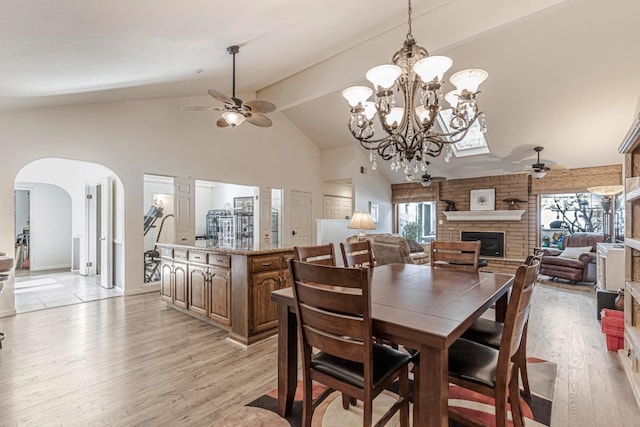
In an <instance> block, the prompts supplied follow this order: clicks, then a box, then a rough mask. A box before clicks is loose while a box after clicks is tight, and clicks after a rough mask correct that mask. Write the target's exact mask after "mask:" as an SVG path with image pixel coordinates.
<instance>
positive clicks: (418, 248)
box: [407, 239, 424, 253]
mask: <svg viewBox="0 0 640 427" xmlns="http://www.w3.org/2000/svg"><path fill="white" fill-rule="evenodd" d="M407 243H408V244H409V252H411V253H414V252H424V248H423V247H422V245H420V243H418V242H416V241H415V240H409V239H407Z"/></svg>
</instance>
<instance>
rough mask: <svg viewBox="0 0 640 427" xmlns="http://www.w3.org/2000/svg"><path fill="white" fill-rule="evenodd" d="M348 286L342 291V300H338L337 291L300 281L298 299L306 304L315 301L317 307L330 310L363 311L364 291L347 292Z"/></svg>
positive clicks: (344, 311) (343, 311)
mask: <svg viewBox="0 0 640 427" xmlns="http://www.w3.org/2000/svg"><path fill="white" fill-rule="evenodd" d="M347 289H348V287H344V290H343V291H341V292H340V301H336V292H335V290H332V289H327V288H326V287H323V286H314V285H313V284H307V283H300V284H299V286H298V301H300V304H306V303H307V301H313V304H314V305H315V306H316V307H319V308H322V309H324V310H329V311H340V312H342V313H362V311H363V310H364V307H362V304H363V301H362V293H361V292H356V293H350V292H347Z"/></svg>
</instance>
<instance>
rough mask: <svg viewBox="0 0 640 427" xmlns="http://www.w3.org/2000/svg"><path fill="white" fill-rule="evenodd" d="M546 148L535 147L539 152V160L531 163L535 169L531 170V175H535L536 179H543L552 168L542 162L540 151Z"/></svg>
mask: <svg viewBox="0 0 640 427" xmlns="http://www.w3.org/2000/svg"><path fill="white" fill-rule="evenodd" d="M542 150H544V147H534V148H533V151H535V152H536V153H538V160H537V161H536V162H535V163H534V164H532V165H531V168H532V169H533V171H532V172H531V176H532V177H534V178H535V179H542V178H544V177H545V175H546V174H547V172H549V171H550V170H551V169H550V168H548V167H547V166H545V164H544V163H541V162H540V152H541V151H542Z"/></svg>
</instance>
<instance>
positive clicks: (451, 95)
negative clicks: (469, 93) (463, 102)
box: [444, 90, 460, 108]
mask: <svg viewBox="0 0 640 427" xmlns="http://www.w3.org/2000/svg"><path fill="white" fill-rule="evenodd" d="M459 96H460V92H459V91H457V90H452V91H449V92H447V93H446V95H445V96H444V100H445V101H447V102H448V103H449V105H451V108H457V107H458V100H459V98H458V97H459Z"/></svg>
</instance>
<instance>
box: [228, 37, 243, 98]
mask: <svg viewBox="0 0 640 427" xmlns="http://www.w3.org/2000/svg"><path fill="white" fill-rule="evenodd" d="M227 52H229V54H230V55H233V79H232V82H233V83H232V87H231V92H232V94H231V97H232V98H233V101H234V102H235V103H236V104H240V103H239V102H238V98H236V53H238V52H240V46H238V45H233V46H229V47H228V48H227Z"/></svg>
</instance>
